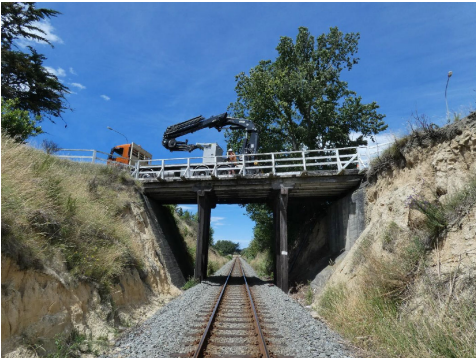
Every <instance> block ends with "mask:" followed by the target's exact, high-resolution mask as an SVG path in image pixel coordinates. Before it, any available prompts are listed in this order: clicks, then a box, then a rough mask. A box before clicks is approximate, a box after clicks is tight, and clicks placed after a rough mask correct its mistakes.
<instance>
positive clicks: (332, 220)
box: [327, 188, 365, 255]
mask: <svg viewBox="0 0 476 358" xmlns="http://www.w3.org/2000/svg"><path fill="white" fill-rule="evenodd" d="M327 228H328V229H327V242H328V244H329V249H330V253H331V255H336V254H339V253H341V252H343V251H344V250H345V251H349V250H350V248H351V247H352V246H353V245H354V243H355V241H356V240H357V238H358V237H359V236H360V234H361V233H362V231H364V229H365V190H364V188H361V189H358V190H356V191H354V192H353V193H350V194H348V195H346V196H345V197H343V198H341V199H339V200H337V201H336V202H335V203H334V204H332V205H331V207H330V208H329V211H328V215H327Z"/></svg>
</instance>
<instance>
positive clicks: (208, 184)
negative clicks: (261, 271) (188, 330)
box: [144, 170, 363, 292]
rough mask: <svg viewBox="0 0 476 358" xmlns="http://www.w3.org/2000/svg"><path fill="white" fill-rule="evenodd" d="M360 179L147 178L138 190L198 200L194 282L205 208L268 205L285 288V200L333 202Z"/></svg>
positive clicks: (200, 270) (204, 241) (203, 248)
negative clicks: (271, 215) (271, 209)
mask: <svg viewBox="0 0 476 358" xmlns="http://www.w3.org/2000/svg"><path fill="white" fill-rule="evenodd" d="M362 179H363V174H361V173H359V172H358V171H357V170H346V171H345V172H344V173H341V175H335V172H334V173H326V172H321V173H319V174H318V175H305V176H289V177H265V178H263V177H256V178H249V177H248V178H240V177H233V178H230V179H220V180H209V179H205V180H204V179H202V180H201V179H199V178H197V180H174V181H155V180H151V181H146V182H144V194H145V195H147V196H148V197H149V198H151V199H152V200H154V201H155V202H156V203H159V204H194V203H196V204H198V219H199V231H198V237H197V249H196V260H195V278H197V279H199V280H200V281H201V280H204V279H205V278H206V275H207V264H208V237H209V232H210V217H211V209H212V208H214V207H215V206H216V205H217V204H247V203H267V204H268V205H270V206H271V207H272V208H273V219H274V232H275V252H276V258H275V282H276V285H277V286H278V287H279V288H281V289H282V290H283V291H285V292H287V291H288V229H287V227H288V224H287V208H288V202H289V200H293V201H301V200H335V199H337V198H340V197H343V196H345V195H346V194H347V193H349V192H352V191H353V190H354V189H355V188H357V187H358V186H359V184H360V183H361V182H362Z"/></svg>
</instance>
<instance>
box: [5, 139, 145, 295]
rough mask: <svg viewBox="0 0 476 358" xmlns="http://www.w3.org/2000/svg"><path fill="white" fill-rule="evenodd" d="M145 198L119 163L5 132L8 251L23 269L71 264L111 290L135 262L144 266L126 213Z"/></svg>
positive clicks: (81, 275) (70, 268)
mask: <svg viewBox="0 0 476 358" xmlns="http://www.w3.org/2000/svg"><path fill="white" fill-rule="evenodd" d="M131 200H140V198H139V196H138V192H137V184H136V183H135V182H134V181H133V180H132V179H131V178H130V176H129V175H128V174H127V173H126V172H124V171H120V170H118V169H116V168H113V167H108V166H98V165H94V164H89V163H74V162H71V161H68V160H62V159H59V158H57V157H54V156H52V155H48V154H46V153H44V152H42V151H39V150H36V149H33V148H30V147H28V146H26V145H23V144H19V143H16V142H15V141H14V140H13V139H11V138H9V137H6V136H2V255H5V256H8V257H10V258H11V259H13V260H14V261H15V262H17V263H18V264H19V265H20V267H21V268H23V269H27V268H35V269H44V268H45V267H48V266H49V267H51V266H56V267H51V268H53V269H54V270H55V271H64V269H63V266H65V268H66V269H67V270H68V271H69V272H70V273H71V274H72V276H73V277H74V278H76V279H81V280H87V281H90V282H94V283H96V284H98V285H99V287H100V289H101V291H102V292H107V290H108V288H109V287H110V285H111V284H112V283H113V282H114V280H115V279H116V278H117V277H118V276H120V275H121V274H122V273H123V272H124V270H125V269H126V268H128V267H135V268H137V269H139V270H140V268H141V265H142V264H141V260H140V257H139V256H138V254H137V252H136V251H135V250H134V247H133V245H132V244H131V241H130V237H129V236H128V234H127V232H128V231H127V228H126V227H125V224H124V223H123V222H122V221H121V215H122V214H123V212H124V209H125V208H127V206H128V205H129V203H130V201H131Z"/></svg>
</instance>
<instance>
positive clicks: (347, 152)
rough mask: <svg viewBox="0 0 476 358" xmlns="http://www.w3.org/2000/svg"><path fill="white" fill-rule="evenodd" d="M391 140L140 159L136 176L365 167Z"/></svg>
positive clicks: (298, 172) (177, 177) (284, 173)
mask: <svg viewBox="0 0 476 358" xmlns="http://www.w3.org/2000/svg"><path fill="white" fill-rule="evenodd" d="M389 144H390V143H385V144H380V145H377V146H372V147H348V148H336V149H322V150H304V151H290V152H274V153H257V154H245V155H238V160H237V161H235V162H228V161H226V159H227V157H226V156H223V157H192V158H170V159H153V160H144V161H137V162H136V165H135V169H134V170H133V173H132V174H133V176H134V177H135V178H136V179H139V180H147V179H151V178H156V179H157V180H185V179H198V178H199V177H208V178H212V179H213V178H226V177H233V176H235V175H238V176H252V175H268V176H289V175H306V174H307V173H308V172H316V171H335V173H336V174H340V173H342V172H343V171H344V170H345V169H359V170H364V169H368V168H369V167H370V161H371V159H372V158H373V157H375V156H377V155H380V153H381V152H382V151H383V150H384V149H385V148H386V147H388V145H389Z"/></svg>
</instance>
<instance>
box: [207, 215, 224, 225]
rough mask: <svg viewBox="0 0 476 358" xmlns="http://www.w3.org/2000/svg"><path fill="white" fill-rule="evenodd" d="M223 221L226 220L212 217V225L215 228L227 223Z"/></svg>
mask: <svg viewBox="0 0 476 358" xmlns="http://www.w3.org/2000/svg"><path fill="white" fill-rule="evenodd" d="M223 220H225V218H224V217H220V216H212V217H211V218H210V225H213V226H223V225H225V223H224V222H223Z"/></svg>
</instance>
